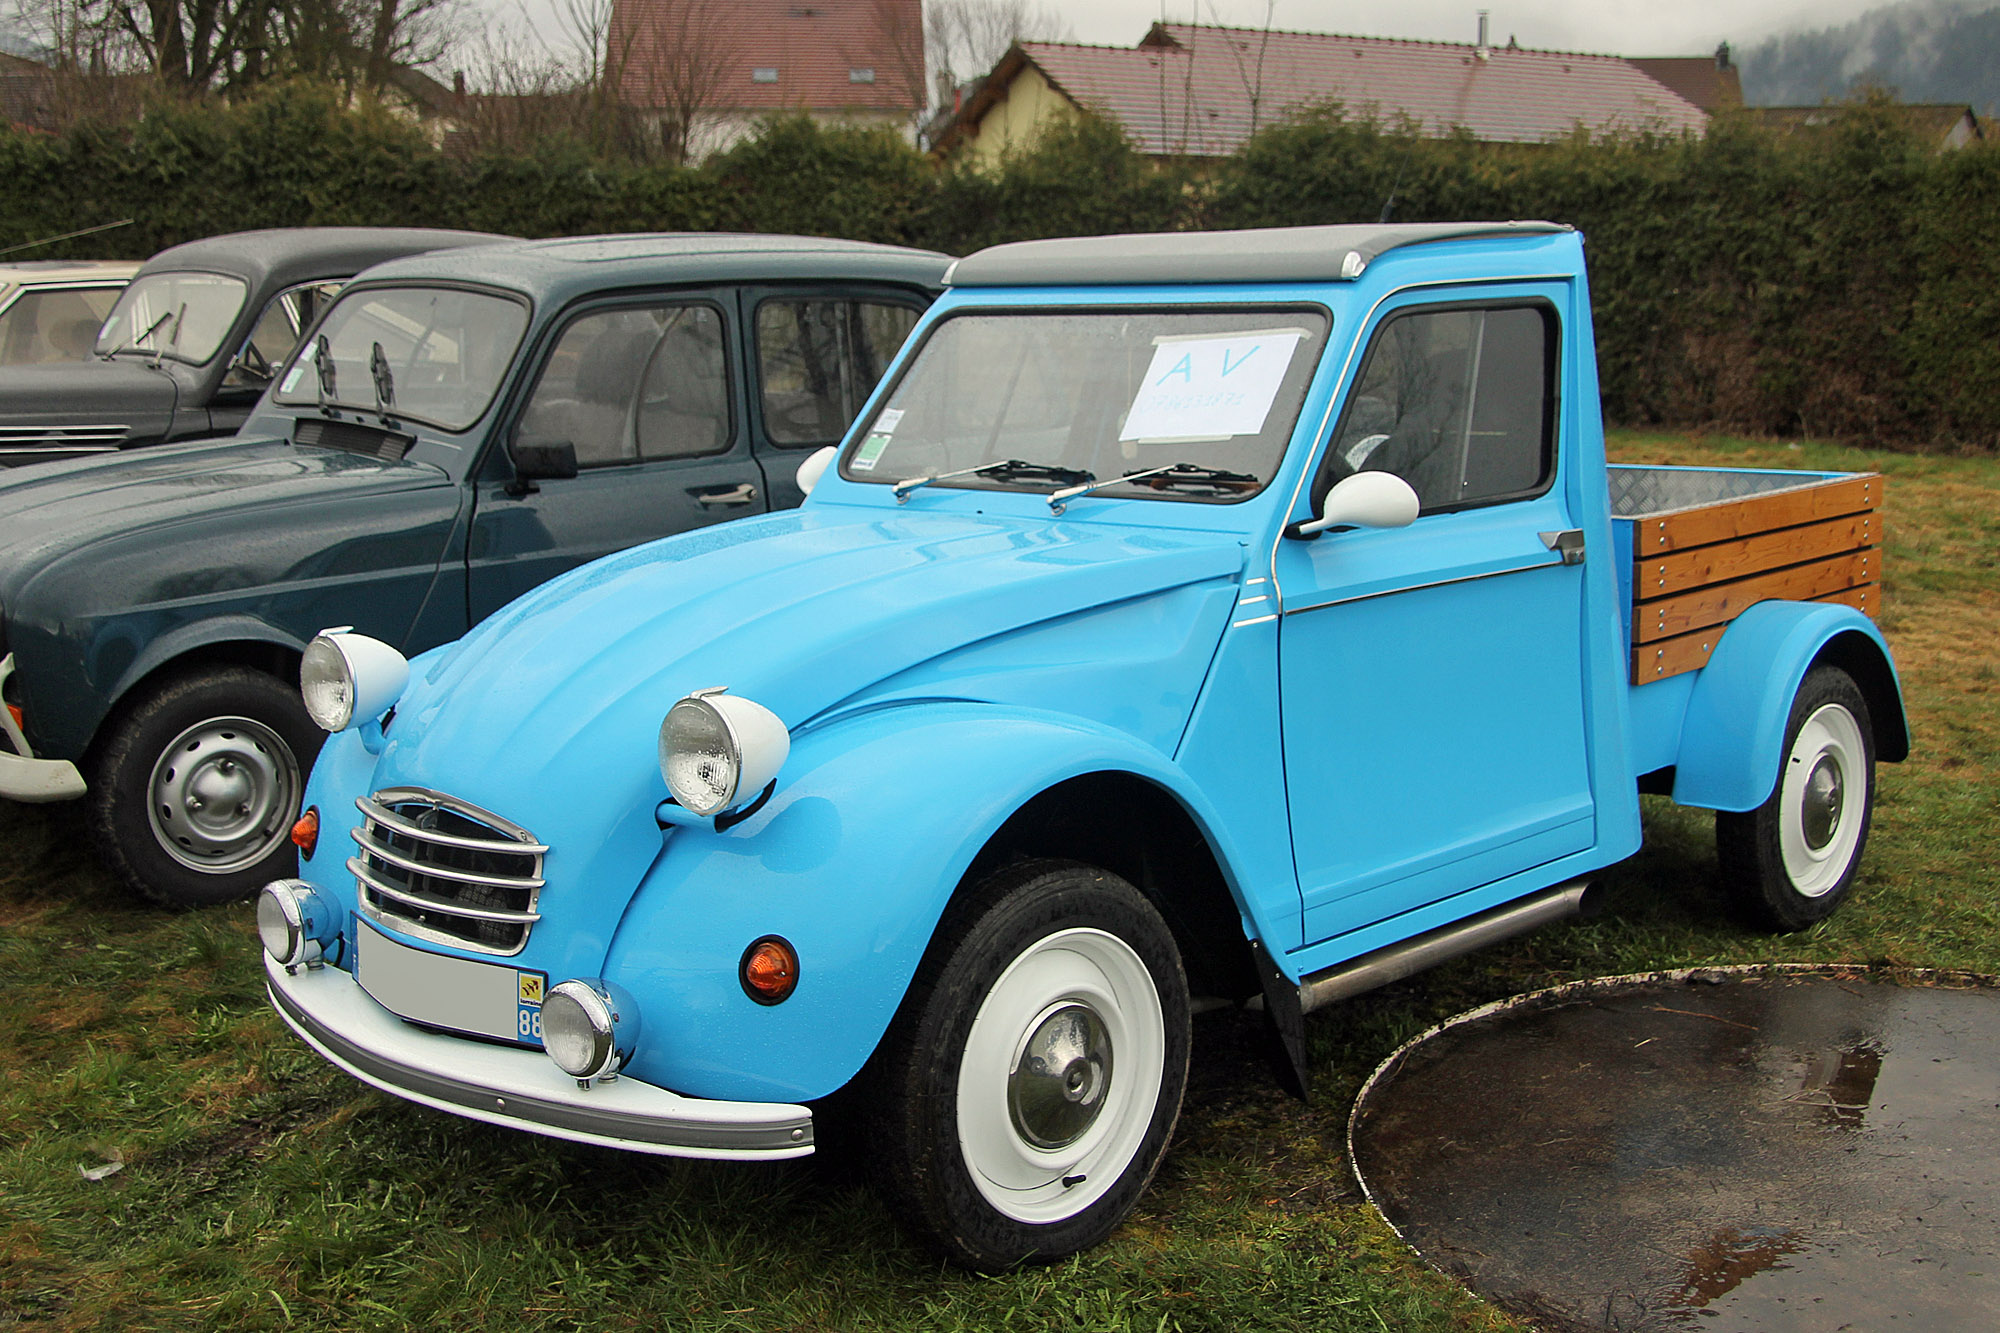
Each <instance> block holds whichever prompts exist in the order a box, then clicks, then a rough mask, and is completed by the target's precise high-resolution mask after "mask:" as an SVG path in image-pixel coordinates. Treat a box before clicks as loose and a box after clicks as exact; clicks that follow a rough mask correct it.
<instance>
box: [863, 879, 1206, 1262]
mask: <svg viewBox="0 0 2000 1333" xmlns="http://www.w3.org/2000/svg"><path fill="white" fill-rule="evenodd" d="M878 1063H879V1066H880V1076H879V1078H878V1079H877V1080H876V1083H877V1086H876V1088H875V1089H874V1098H875V1107H874V1110H875V1126H874V1129H875V1133H874V1136H873V1137H874V1142H875V1149H876V1152H877V1153H878V1155H879V1159H880V1160H879V1166H880V1168H881V1169H880V1170H879V1172H878V1180H879V1183H880V1185H881V1187H882V1188H883V1190H884V1192H885V1193H886V1194H887V1195H888V1198H889V1202H890V1203H891V1205H892V1206H893V1207H895V1208H896V1210H897V1211H898V1212H899V1213H900V1214H901V1215H902V1216H903V1217H904V1219H905V1220H906V1221H907V1222H909V1223H910V1224H911V1225H912V1226H913V1227H914V1228H915V1229H916V1230H917V1231H918V1232H919V1233H920V1234H921V1235H922V1236H923V1237H924V1238H925V1239H926V1240H928V1241H929V1242H930V1243H931V1244H932V1245H934V1246H935V1247H936V1248H937V1249H938V1250H939V1251H940V1252H942V1253H943V1254H944V1256H945V1257H946V1258H947V1259H949V1260H951V1261H952V1262H954V1263H957V1264H960V1265H962V1266H964V1267H968V1268H972V1269H975V1270H978V1271H982V1272H995V1271H1000V1270H1003V1269H1007V1268H1011V1267H1014V1266H1016V1265H1018V1264H1021V1263H1024V1262H1028V1261H1036V1262H1048V1261H1051V1260H1055V1259H1060V1258H1062V1257H1063V1256H1065V1255H1068V1254H1073V1253H1075V1252H1076V1251H1078V1250H1082V1249H1086V1248H1088V1247H1090V1246H1092V1245H1095V1244H1096V1243H1097V1242H1099V1241H1101V1240H1103V1239H1104V1237H1105V1236H1107V1235H1109V1234H1110V1232H1111V1230H1112V1228H1114V1227H1115V1226H1117V1225H1118V1223H1119V1222H1120V1221H1121V1220H1122V1219H1123V1218H1124V1216H1125V1214H1126V1213H1128V1212H1129V1211H1131V1208H1132V1205H1133V1204H1134V1203H1135V1202H1137V1200H1138V1198H1139V1195H1140V1194H1141V1193H1142V1192H1143V1191H1144V1190H1145V1188H1146V1184H1147V1182H1148V1181H1149V1180H1151V1179H1152V1175H1153V1171H1154V1168H1155V1167H1157V1166H1158V1165H1159V1162H1160V1158H1161V1156H1162V1155H1163V1154H1164V1153H1165V1151H1166V1146H1167V1141H1168V1139H1169V1138H1170V1137H1171V1136H1172V1134H1173V1128H1174V1123H1175V1121H1176V1120H1177V1119H1178V1118H1179V1116H1180V1105H1181V1094H1182V1092H1183V1091H1184V1090H1185V1088H1186V1085H1187V1065H1188V998H1187V982H1186V979H1185V977H1184V975H1183V973H1182V970H1181V962H1180V954H1179V951H1178V950H1177V949H1176V948H1175V946H1174V940H1173V936H1172V934H1171V932H1169V931H1168V929H1167V927H1166V924H1165V923H1164V922H1163V921H1162V920H1161V919H1160V916H1159V913H1158V912H1156V911H1155V910H1154V909H1153V907H1152V905H1151V904H1150V903H1148V902H1147V901H1146V899H1145V898H1144V897H1143V896H1141V895H1140V893H1139V892H1138V891H1137V890H1136V889H1134V888H1133V887H1132V886H1131V885H1130V884H1127V883H1126V882H1125V881H1124V880H1122V879H1119V878H1118V877H1117V876H1115V875H1110V874H1107V873H1105V872H1103V871H1100V870H1096V869H1093V868H1091V867H1088V866H1080V865H1071V864H1065V863H1058V862H1039V863H1033V864H1030V865H1027V866H1023V867H1018V868H1015V869H1012V870H1008V871H1003V872H1001V873H1000V874H998V875H996V876H994V877H993V878H992V879H989V880H988V881H986V882H985V883H984V884H982V885H980V886H979V888H978V889H976V890H975V891H974V892H973V893H972V895H971V896H970V897H969V898H968V899H967V900H966V901H965V902H964V903H963V904H962V905H960V906H959V907H958V908H957V909H955V910H954V911H953V912H952V913H951V914H950V915H948V916H947V918H946V921H945V922H944V924H943V925H942V926H941V927H940V929H939V935H938V939H937V940H936V942H935V943H934V944H933V946H932V948H931V951H930V953H929V954H928V955H927V956H926V958H925V960H924V965H923V967H922V968H921V969H920V970H919V972H918V975H917V978H916V980H915V982H914V983H913V984H912V986H911V990H910V994H909V996H908V998H907V999H906V1000H905V1001H904V1005H903V1009H902V1011H901V1012H900V1013H899V1014H898V1016H897V1020H896V1022H895V1024H894V1025H892V1027H891V1029H890V1031H889V1034H888V1036H887V1037H885V1038H884V1046H883V1053H882V1057H881V1058H880V1060H879V1061H878Z"/></svg>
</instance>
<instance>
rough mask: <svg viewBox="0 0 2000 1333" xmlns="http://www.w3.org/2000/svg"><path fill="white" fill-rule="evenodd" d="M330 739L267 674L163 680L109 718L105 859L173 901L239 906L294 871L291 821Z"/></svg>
mask: <svg viewBox="0 0 2000 1333" xmlns="http://www.w3.org/2000/svg"><path fill="white" fill-rule="evenodd" d="M323 740H325V734H324V733H323V732H321V731H320V729H319V728H318V727H316V726H314V725H313V723H312V719H311V718H309V717H308V716H307V715H306V710H305V705H304V703H303V702H301V700H300V698H299V692H298V690H297V688H296V687H293V686H289V685H287V684H286V683H284V682H282V681H280V680H278V679H277V678H276V677H273V676H269V675H266V674H265V673H264V672H261V671H255V670H252V669H250V668H248V667H216V668H213V669H210V670H206V671H202V672H199V673H195V674H190V675H185V676H180V677H176V678H174V679H172V680H169V681H167V682H165V683H163V684H161V685H160V686H158V687H157V688H155V689H152V690H150V691H148V692H147V693H145V694H144V695H142V696H141V697H139V698H138V699H137V700H135V701H134V702H133V703H132V704H131V705H130V706H129V707H127V708H125V709H124V710H123V711H122V712H121V713H120V714H119V715H118V716H117V717H116V718H115V719H114V720H113V721H112V722H111V723H110V724H109V725H108V727H107V729H106V734H105V737H104V742H103V745H102V747H101V748H100V749H99V750H98V752H97V755H96V758H95V761H94V763H93V764H92V766H91V768H92V773H91V781H90V798H89V805H90V824H91V832H92V834H93V835H94V837H95V840H96V842H97V849H98V852H99V854H100V855H101V856H102V857H103V858H104V862H105V864H106V865H107V866H108V867H110V869H111V871H112V872H113V873H114V874H115V875H117V876H118V878H119V879H121V880H123V881H124V882H125V883H126V884H127V885H128V886H129V887H131V888H132V889H133V890H134V891H136V892H138V893H140V894H142V895H144V896H145V897H147V898H150V899H152V900H153V901H154V902H157V903H161V904H163V905H165V906H168V907H206V906H209V905H211V904H214V903H225V902H233V901H235V900H236V899H239V898H247V897H249V896H250V895H251V894H253V893H255V892H256V891H257V890H258V889H260V888H262V887H263V886H264V885H265V884H267V883H269V882H270V881H271V880H273V879H278V878H282V877H283V876H286V875H291V874H295V873H296V872H297V867H298V851H297V849H296V848H294V847H293V846H292V843H291V837H290V834H291V826H292V823H293V821H294V820H296V819H297V818H298V814H299V799H300V796H301V794H302V793H303V792H304V790H305V773H306V770H307V769H308V768H309V767H310V766H311V764H312V760H313V756H314V755H316V754H318V753H319V747H320V743H321V742H322V741H323Z"/></svg>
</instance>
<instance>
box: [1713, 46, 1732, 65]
mask: <svg viewBox="0 0 2000 1333" xmlns="http://www.w3.org/2000/svg"><path fill="white" fill-rule="evenodd" d="M1715 67H1716V68H1717V69H1728V68H1729V43H1728V42H1724V43H1723V44H1722V45H1720V46H1718V47H1716V48H1715Z"/></svg>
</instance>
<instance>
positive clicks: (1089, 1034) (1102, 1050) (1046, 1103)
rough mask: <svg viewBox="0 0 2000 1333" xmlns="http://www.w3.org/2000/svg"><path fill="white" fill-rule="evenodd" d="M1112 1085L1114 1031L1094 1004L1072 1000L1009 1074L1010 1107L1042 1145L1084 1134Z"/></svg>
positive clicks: (1034, 1037)
mask: <svg viewBox="0 0 2000 1333" xmlns="http://www.w3.org/2000/svg"><path fill="white" fill-rule="evenodd" d="M1110 1083H1111V1034H1110V1033H1109V1032H1108V1031H1106V1030H1105V1027H1104V1020H1103V1019H1101V1018H1099V1017H1098V1016H1097V1014H1096V1013H1095V1012H1094V1011H1092V1010H1091V1009H1090V1008H1089V1007H1088V1006H1085V1005H1081V1004H1066V1005H1063V1006H1062V1007H1060V1008H1058V1009H1057V1010H1055V1011H1054V1012H1053V1013H1051V1014H1049V1015H1048V1016H1047V1017H1045V1018H1044V1019H1042V1021H1041V1023H1040V1024H1039V1025H1037V1026H1036V1028H1035V1030H1034V1031H1033V1032H1031V1033H1029V1034H1028V1040H1027V1043H1026V1044H1025V1045H1024V1046H1023V1047H1022V1049H1021V1059H1020V1061H1019V1062H1018V1063H1017V1064H1016V1065H1015V1066H1014V1072H1013V1073H1012V1074H1010V1075H1008V1076H1007V1109H1008V1111H1009V1113H1011V1114H1012V1115H1013V1117H1014V1127H1015V1128H1016V1129H1018V1130H1020V1131H1021V1137H1022V1138H1024V1139H1026V1140H1027V1141H1028V1142H1030V1143H1032V1144H1034V1145H1035V1146H1036V1147H1037V1148H1063V1147H1067V1146H1068V1145H1070V1144H1072V1143H1075V1142H1076V1141H1077V1140H1078V1139H1080V1138H1082V1137H1083V1135H1084V1132H1085V1131H1086V1130H1088V1129H1089V1128H1090V1127H1091V1125H1092V1124H1094V1123H1096V1121H1097V1114H1098V1112H1100V1111H1102V1110H1103V1109H1104V1093H1105V1090H1106V1088H1107V1087H1108V1086H1109V1085H1110Z"/></svg>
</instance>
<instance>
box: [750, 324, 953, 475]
mask: <svg viewBox="0 0 2000 1333" xmlns="http://www.w3.org/2000/svg"><path fill="white" fill-rule="evenodd" d="M916 322H917V312H916V311H915V310H912V309H911V308H910V307H908V306H902V305H890V304H886V303H882V302H876V301H853V300H844V299H821V300H811V301H785V300H773V301H765V302H764V303H763V304H761V305H759V306H758V307H757V381H758V390H759V392H760V393H761V394H762V395H763V407H764V429H765V432H766V434H768V435H769V436H770V438H771V442H772V443H773V444H782V445H797V446H806V445H814V446H817V445H822V444H834V443H836V442H838V441H839V439H840V437H841V436H842V435H844V434H845V433H846V432H847V427H848V424H849V423H850V422H852V421H853V420H854V414H855V413H857V412H859V411H860V410H861V404H862V403H863V402H865V401H867V398H868V395H869V393H870V392H872V391H873V390H874V388H875V385H876V382H877V381H879V380H880V379H881V378H882V372H883V371H884V370H886V369H888V367H889V360H890V358H891V357H893V356H895V354H896V350H897V349H898V348H900V347H901V346H902V345H903V340H904V339H905V338H907V337H908V336H909V334H910V330H911V329H912V328H914V327H915V326H916Z"/></svg>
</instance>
